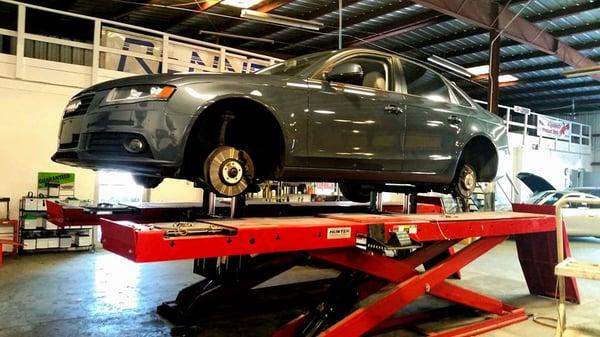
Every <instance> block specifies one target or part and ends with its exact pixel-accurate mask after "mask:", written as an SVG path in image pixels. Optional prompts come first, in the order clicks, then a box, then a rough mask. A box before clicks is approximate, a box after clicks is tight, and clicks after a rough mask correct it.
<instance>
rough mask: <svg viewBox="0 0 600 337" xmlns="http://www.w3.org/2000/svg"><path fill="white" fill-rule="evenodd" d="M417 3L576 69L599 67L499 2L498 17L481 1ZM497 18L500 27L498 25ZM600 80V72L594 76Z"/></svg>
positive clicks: (593, 76) (424, 1) (446, 0)
mask: <svg viewBox="0 0 600 337" xmlns="http://www.w3.org/2000/svg"><path fill="white" fill-rule="evenodd" d="M413 1H414V2H416V3H418V4H421V5H423V6H426V7H428V8H431V9H434V10H437V11H439V12H442V13H444V14H446V15H450V16H454V17H455V18H457V19H460V20H463V21H466V22H469V23H471V24H474V25H476V26H479V27H481V28H485V29H487V30H495V31H502V32H503V35H504V36H506V37H508V38H510V39H511V40H513V41H517V42H520V43H524V44H526V45H528V46H530V47H532V48H534V49H537V50H539V51H542V52H545V53H547V54H549V55H555V56H556V57H557V58H558V59H559V60H561V61H562V62H564V63H566V64H568V65H570V66H573V67H574V68H584V67H591V66H595V65H596V62H594V61H593V60H591V59H589V58H587V57H586V56H585V55H583V54H581V53H580V52H578V51H577V50H576V49H574V48H573V47H571V46H569V45H567V44H565V43H563V42H561V41H560V40H558V39H557V38H555V37H554V36H552V35H550V34H548V33H547V32H545V31H544V30H542V29H540V28H538V27H537V26H536V25H534V24H533V23H531V22H529V21H527V20H526V19H524V18H522V17H519V16H516V14H515V13H513V12H512V11H511V10H510V9H508V8H505V7H504V6H501V5H498V11H499V13H500V14H499V15H498V18H497V19H496V20H497V21H496V20H495V19H493V18H491V17H490V16H489V15H488V14H489V13H490V11H491V10H492V3H491V2H487V1H480V0H413ZM494 21H496V25H497V28H496V27H494ZM592 78H594V79H597V80H600V74H598V75H592Z"/></svg>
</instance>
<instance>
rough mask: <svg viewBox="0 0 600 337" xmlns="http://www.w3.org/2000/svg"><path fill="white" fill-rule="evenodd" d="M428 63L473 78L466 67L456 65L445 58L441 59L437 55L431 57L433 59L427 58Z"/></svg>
mask: <svg viewBox="0 0 600 337" xmlns="http://www.w3.org/2000/svg"><path fill="white" fill-rule="evenodd" d="M427 61H429V62H431V63H433V64H437V65H438V66H440V67H442V68H446V69H448V70H450V71H453V72H455V73H457V74H459V75H463V76H466V77H471V73H470V72H469V71H468V70H467V69H466V68H465V67H463V66H461V65H460V64H456V63H454V62H451V61H448V60H446V59H445V58H441V57H439V56H437V55H431V57H428V58H427Z"/></svg>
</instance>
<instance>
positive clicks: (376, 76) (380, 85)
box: [323, 56, 389, 90]
mask: <svg viewBox="0 0 600 337" xmlns="http://www.w3.org/2000/svg"><path fill="white" fill-rule="evenodd" d="M345 63H356V64H358V65H360V66H361V68H362V71H363V77H362V79H357V80H356V81H353V82H352V83H350V82H348V83H346V84H352V85H359V86H363V87H368V88H373V89H378V90H389V81H388V78H389V75H388V73H389V71H388V69H389V67H388V63H387V62H386V61H384V60H382V59H379V58H370V57H365V56H360V57H353V58H350V59H346V60H344V61H342V62H339V63H337V64H335V65H334V66H337V65H340V64H345ZM334 66H331V67H328V69H325V70H324V71H323V73H327V72H329V71H331V69H333V67H334Z"/></svg>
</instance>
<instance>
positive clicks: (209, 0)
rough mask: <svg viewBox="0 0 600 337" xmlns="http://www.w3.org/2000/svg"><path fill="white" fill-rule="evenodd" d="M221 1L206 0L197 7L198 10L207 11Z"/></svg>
mask: <svg viewBox="0 0 600 337" xmlns="http://www.w3.org/2000/svg"><path fill="white" fill-rule="evenodd" d="M221 1H223V0H206V1H204V2H202V3H200V4H199V5H198V10H201V11H207V10H209V9H211V8H213V7H215V6H216V5H218V4H219V3H220V2H221Z"/></svg>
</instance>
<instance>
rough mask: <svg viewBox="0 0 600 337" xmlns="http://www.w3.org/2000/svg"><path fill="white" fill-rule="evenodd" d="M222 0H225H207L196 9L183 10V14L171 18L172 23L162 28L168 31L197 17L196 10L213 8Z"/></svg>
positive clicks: (203, 10)
mask: <svg viewBox="0 0 600 337" xmlns="http://www.w3.org/2000/svg"><path fill="white" fill-rule="evenodd" d="M221 1H223V0H206V1H204V2H201V3H199V4H198V5H197V6H196V7H195V8H193V10H194V11H185V12H182V14H181V15H179V16H177V17H175V18H173V19H172V20H169V21H170V22H172V23H171V24H170V25H169V26H167V27H164V28H162V30H164V31H165V32H168V31H170V30H172V29H173V28H175V27H177V26H178V25H180V24H181V23H182V22H186V21H187V20H189V19H191V18H193V17H195V16H196V15H199V13H198V12H195V11H202V12H205V11H207V10H209V9H211V8H213V7H214V6H216V5H218V4H219V3H220V2H221Z"/></svg>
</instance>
